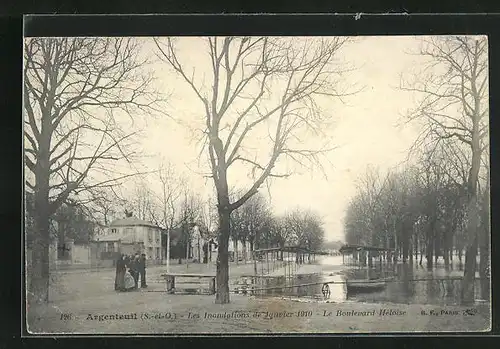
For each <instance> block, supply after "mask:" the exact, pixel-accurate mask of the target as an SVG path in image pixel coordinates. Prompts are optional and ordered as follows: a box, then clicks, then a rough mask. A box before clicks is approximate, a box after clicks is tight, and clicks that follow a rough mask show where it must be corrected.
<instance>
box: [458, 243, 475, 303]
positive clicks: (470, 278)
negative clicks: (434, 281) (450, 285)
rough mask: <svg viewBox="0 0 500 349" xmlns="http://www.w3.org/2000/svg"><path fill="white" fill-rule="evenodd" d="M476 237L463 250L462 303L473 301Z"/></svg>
mask: <svg viewBox="0 0 500 349" xmlns="http://www.w3.org/2000/svg"><path fill="white" fill-rule="evenodd" d="M476 257H477V238H476V239H474V242H473V243H472V244H471V245H470V246H469V247H468V248H467V250H466V251H465V268H464V278H463V281H462V294H461V299H462V304H464V305H469V304H473V303H474V296H475V295H474V279H475V277H476V269H477V266H476V264H477V263H476Z"/></svg>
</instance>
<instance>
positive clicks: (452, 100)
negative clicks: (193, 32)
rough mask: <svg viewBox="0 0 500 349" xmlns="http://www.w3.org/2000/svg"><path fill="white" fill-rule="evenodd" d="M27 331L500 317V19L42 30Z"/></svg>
mask: <svg viewBox="0 0 500 349" xmlns="http://www.w3.org/2000/svg"><path fill="white" fill-rule="evenodd" d="M23 62H24V63H23V67H24V69H23V85H24V90H23V94H24V96H23V103H24V107H23V119H24V137H23V139H24V161H25V162H24V163H25V167H24V176H25V188H24V193H25V196H24V199H25V201H24V202H25V239H24V240H25V241H24V242H25V244H24V245H25V260H26V263H25V268H26V269H25V271H26V273H25V276H26V279H25V281H26V328H27V331H28V332H29V333H30V334H35V335H36V334H50V335H59V334H61V335H62V334H65V335H67V334H70V335H73V334H98V335H111V334H127V333H128V334H130V333H133V334H139V335H141V334H191V333H204V334H222V335H224V334H249V333H250V334H260V333H367V332H369V333H385V332H452V331H453V332H456V331H464V332H471V331H474V332H476V331H480V332H485V331H490V330H491V293H490V290H491V280H490V197H489V194H490V181H489V178H490V174H489V168H490V163H489V100H488V94H489V91H488V88H489V84H488V37H487V36H467V35H461V36H456V35H454V36H353V37H348V36H324V37H316V36H304V37H273V36H250V37H235V36H227V37H223V36H217V37H200V36H197V37H180V36H177V37H170V36H159V37H95V36H94V37H26V38H24V57H23Z"/></svg>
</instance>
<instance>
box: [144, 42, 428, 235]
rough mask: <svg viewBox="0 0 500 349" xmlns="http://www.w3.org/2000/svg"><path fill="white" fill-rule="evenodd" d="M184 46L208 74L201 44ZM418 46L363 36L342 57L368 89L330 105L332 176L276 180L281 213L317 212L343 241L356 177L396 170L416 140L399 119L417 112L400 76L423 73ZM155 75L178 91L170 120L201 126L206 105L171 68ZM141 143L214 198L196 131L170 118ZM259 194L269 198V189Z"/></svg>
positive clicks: (242, 177)
mask: <svg viewBox="0 0 500 349" xmlns="http://www.w3.org/2000/svg"><path fill="white" fill-rule="evenodd" d="M178 40H179V41H178V43H179V47H180V49H181V55H183V57H185V59H187V64H188V65H189V64H190V65H191V66H193V67H194V66H195V67H196V72H197V74H198V73H200V71H201V70H203V69H206V67H207V65H206V62H204V61H203V60H202V59H201V58H200V57H201V54H203V51H201V52H200V50H201V47H203V46H202V45H203V44H202V43H201V40H200V38H182V39H178ZM200 43H201V44H200ZM418 43H419V40H418V38H415V37H364V38H359V39H358V40H356V41H355V42H354V43H352V44H350V45H349V46H347V47H345V48H344V49H343V51H342V56H341V58H342V59H343V60H344V61H345V62H347V63H349V65H352V66H355V67H357V69H356V71H354V72H353V73H350V74H349V76H348V82H349V83H351V82H352V84H355V83H356V84H358V86H364V89H363V91H362V92H360V93H358V94H356V95H354V96H351V97H349V98H348V99H346V100H345V103H341V102H339V101H333V100H332V101H329V102H325V103H327V105H323V106H322V107H324V108H325V109H327V110H331V111H332V113H333V115H334V120H335V124H334V125H333V126H332V127H331V129H329V130H327V131H328V132H327V133H328V135H329V136H330V137H331V138H332V139H333V141H334V144H335V145H337V146H338V148H337V149H336V150H334V151H333V152H331V153H330V154H329V155H328V160H329V163H325V174H326V178H325V176H324V175H323V174H321V172H320V171H315V173H311V172H308V171H302V172H304V173H300V174H297V175H294V176H293V177H291V178H288V179H276V180H274V181H273V183H272V185H271V189H270V194H271V199H272V205H273V209H274V211H275V213H278V214H279V213H282V212H285V211H286V210H287V209H290V208H295V207H304V208H310V209H313V210H315V211H317V212H318V213H319V214H321V215H322V216H323V218H324V222H325V230H326V238H327V239H328V240H336V239H341V240H342V239H343V238H344V232H343V216H344V213H345V210H346V208H347V205H348V203H349V200H350V199H351V197H352V196H353V195H354V194H355V191H356V188H355V186H356V181H357V179H358V178H360V177H362V176H363V174H364V173H365V172H366V169H367V166H369V165H372V166H376V167H379V168H380V169H381V170H382V171H385V170H387V169H389V168H391V167H393V166H396V165H397V164H398V163H400V162H401V161H402V160H403V159H404V158H405V156H406V151H407V149H408V147H409V146H410V145H411V143H412V142H413V140H414V139H415V137H416V131H415V130H414V129H410V128H409V127H407V128H404V129H402V128H401V127H396V126H397V123H398V122H399V121H400V118H401V113H404V111H405V109H406V108H411V107H412V98H411V96H410V95H408V93H406V92H401V91H399V90H398V89H397V86H398V85H399V78H400V74H401V73H402V72H405V71H409V70H410V69H412V68H415V67H416V66H417V67H418V64H419V57H417V56H413V55H409V54H407V52H409V51H414V50H415V49H417V48H418ZM151 48H153V47H152V46H151ZM155 72H156V74H157V78H158V83H159V84H161V86H162V88H166V89H168V90H169V91H171V93H172V95H171V97H170V101H169V105H170V109H169V110H168V112H169V114H171V115H172V116H173V117H174V118H175V119H176V120H180V121H181V122H182V123H183V124H187V125H196V124H197V123H200V122H201V123H203V121H204V120H203V107H202V105H201V104H200V103H199V101H198V100H196V98H194V95H193V93H192V91H191V90H190V89H189V88H188V86H187V85H186V84H185V83H183V81H182V80H180V79H178V78H177V77H176V75H175V73H173V72H172V71H170V70H169V68H168V66H167V65H166V64H161V63H158V64H156V65H155ZM208 73H209V72H207V74H208ZM142 145H143V147H144V151H145V153H148V154H153V155H154V157H150V158H145V159H144V161H145V163H147V164H148V166H150V167H154V166H155V165H156V164H157V163H158V161H159V159H161V158H163V159H166V160H167V161H169V162H171V163H172V164H174V165H175V167H176V168H177V169H178V171H179V172H183V173H184V175H186V176H188V177H189V182H190V186H191V187H192V188H193V189H194V190H195V191H197V192H199V193H200V194H201V195H202V196H207V195H209V193H210V191H211V188H212V187H211V183H207V179H206V178H203V174H204V173H206V163H205V162H203V161H199V160H200V156H199V147H197V146H196V143H195V142H194V141H193V130H192V129H190V128H188V127H185V126H184V125H182V124H178V123H174V122H172V120H169V119H168V118H161V119H156V120H153V121H150V122H149V123H148V127H147V129H146V133H145V137H144V138H143V144H142ZM229 180H230V182H231V183H237V184H238V185H240V186H243V187H245V186H247V185H249V184H250V183H251V182H250V181H249V180H248V178H247V176H246V174H245V173H241V172H240V173H238V171H232V172H230V173H229ZM205 187H206V188H207V189H206V190H205V189H204V188H205ZM261 191H262V192H263V194H264V195H266V196H268V192H267V189H266V188H265V187H262V190H261Z"/></svg>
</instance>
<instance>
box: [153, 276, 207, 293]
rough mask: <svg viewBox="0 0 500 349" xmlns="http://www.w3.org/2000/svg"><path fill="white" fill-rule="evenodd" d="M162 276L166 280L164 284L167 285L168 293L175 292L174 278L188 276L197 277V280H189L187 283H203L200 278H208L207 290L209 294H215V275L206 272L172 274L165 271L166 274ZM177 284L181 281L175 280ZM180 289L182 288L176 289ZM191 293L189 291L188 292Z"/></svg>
mask: <svg viewBox="0 0 500 349" xmlns="http://www.w3.org/2000/svg"><path fill="white" fill-rule="evenodd" d="M162 276H163V277H165V281H166V286H167V293H169V294H175V291H176V287H175V286H176V281H175V279H176V278H177V279H179V278H190V279H198V280H197V281H189V282H187V283H190V284H194V283H195V284H197V283H203V281H201V282H200V279H201V280H206V279H208V292H209V294H215V275H206V274H172V273H167V274H162ZM177 283H178V284H179V283H181V282H179V281H178V282H177ZM178 290H182V289H178ZM190 293H191V292H190Z"/></svg>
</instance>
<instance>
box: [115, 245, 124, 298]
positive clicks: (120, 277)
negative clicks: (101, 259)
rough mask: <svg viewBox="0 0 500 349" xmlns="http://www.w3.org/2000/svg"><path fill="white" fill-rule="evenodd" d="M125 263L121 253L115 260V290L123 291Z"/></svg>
mask: <svg viewBox="0 0 500 349" xmlns="http://www.w3.org/2000/svg"><path fill="white" fill-rule="evenodd" d="M126 270H127V265H126V262H125V256H124V255H123V254H122V255H120V258H119V259H118V260H117V261H116V276H115V291H125V271H126Z"/></svg>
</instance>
